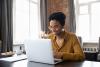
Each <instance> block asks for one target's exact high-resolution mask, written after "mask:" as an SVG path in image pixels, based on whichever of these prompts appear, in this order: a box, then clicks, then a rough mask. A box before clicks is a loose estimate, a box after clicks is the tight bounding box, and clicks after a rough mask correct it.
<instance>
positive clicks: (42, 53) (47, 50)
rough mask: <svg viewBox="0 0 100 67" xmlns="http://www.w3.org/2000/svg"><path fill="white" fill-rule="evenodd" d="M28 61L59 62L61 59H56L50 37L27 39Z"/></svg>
mask: <svg viewBox="0 0 100 67" xmlns="http://www.w3.org/2000/svg"><path fill="white" fill-rule="evenodd" d="M24 44H25V50H26V55H27V58H28V61H34V62H40V63H47V64H57V63H59V62H61V61H62V60H61V59H54V56H53V50H52V42H51V40H50V39H35V40H26V41H25V42H24Z"/></svg>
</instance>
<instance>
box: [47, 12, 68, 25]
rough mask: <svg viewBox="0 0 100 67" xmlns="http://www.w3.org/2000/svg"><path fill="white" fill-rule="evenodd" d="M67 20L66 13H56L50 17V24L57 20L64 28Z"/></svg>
mask: <svg viewBox="0 0 100 67" xmlns="http://www.w3.org/2000/svg"><path fill="white" fill-rule="evenodd" d="M65 19H66V16H65V14H64V13H62V12H55V13H52V14H51V15H50V16H49V22H50V21H51V20H57V21H59V23H60V24H61V25H62V26H64V25H65Z"/></svg>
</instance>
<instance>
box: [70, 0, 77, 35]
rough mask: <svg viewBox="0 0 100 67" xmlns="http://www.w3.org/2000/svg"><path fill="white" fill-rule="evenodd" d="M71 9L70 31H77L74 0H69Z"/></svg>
mask: <svg viewBox="0 0 100 67" xmlns="http://www.w3.org/2000/svg"><path fill="white" fill-rule="evenodd" d="M69 11H70V32H74V33H76V20H75V8H74V0H69Z"/></svg>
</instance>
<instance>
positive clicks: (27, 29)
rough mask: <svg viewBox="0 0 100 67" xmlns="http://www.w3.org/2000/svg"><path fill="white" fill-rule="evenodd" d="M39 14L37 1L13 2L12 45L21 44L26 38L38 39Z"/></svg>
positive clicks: (16, 0) (18, 0)
mask: <svg viewBox="0 0 100 67" xmlns="http://www.w3.org/2000/svg"><path fill="white" fill-rule="evenodd" d="M39 14H40V13H39V0H14V7H13V19H14V20H13V43H14V44H23V42H24V40H25V39H27V38H31V39H34V38H38V37H39V31H40V23H39V22H40V21H39V17H40V16H39Z"/></svg>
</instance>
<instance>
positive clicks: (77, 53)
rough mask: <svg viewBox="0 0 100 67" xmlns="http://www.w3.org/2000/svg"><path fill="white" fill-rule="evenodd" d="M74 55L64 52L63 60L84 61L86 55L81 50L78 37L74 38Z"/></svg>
mask: <svg viewBox="0 0 100 67" xmlns="http://www.w3.org/2000/svg"><path fill="white" fill-rule="evenodd" d="M72 40H73V41H72V42H73V45H72V48H73V53H66V52H62V53H63V56H62V59H63V60H71V61H82V60H84V58H85V55H84V53H83V51H82V49H81V46H80V43H79V41H78V39H77V37H76V35H74V36H73V39H72Z"/></svg>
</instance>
